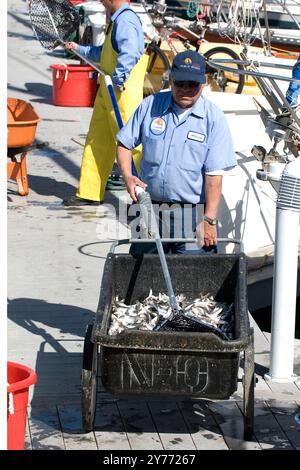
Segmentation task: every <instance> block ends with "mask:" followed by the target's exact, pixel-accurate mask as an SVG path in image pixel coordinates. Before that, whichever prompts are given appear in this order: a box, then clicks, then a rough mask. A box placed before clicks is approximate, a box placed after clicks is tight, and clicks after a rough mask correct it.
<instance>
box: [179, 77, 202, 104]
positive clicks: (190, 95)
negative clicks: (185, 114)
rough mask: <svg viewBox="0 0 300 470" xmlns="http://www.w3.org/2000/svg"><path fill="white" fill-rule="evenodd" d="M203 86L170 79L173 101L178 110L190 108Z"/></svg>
mask: <svg viewBox="0 0 300 470" xmlns="http://www.w3.org/2000/svg"><path fill="white" fill-rule="evenodd" d="M203 88H204V85H203V84H201V83H197V82H193V81H176V80H173V79H172V78H171V90H172V95H173V100H174V101H175V103H176V104H177V105H178V106H180V108H191V107H192V106H193V105H194V104H195V103H196V101H197V99H198V98H199V96H200V95H201V93H202V90H203Z"/></svg>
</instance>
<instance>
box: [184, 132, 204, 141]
mask: <svg viewBox="0 0 300 470" xmlns="http://www.w3.org/2000/svg"><path fill="white" fill-rule="evenodd" d="M187 138H188V139H190V140H196V141H197V142H204V141H205V135H204V134H199V132H193V131H190V132H189V133H188V135H187Z"/></svg>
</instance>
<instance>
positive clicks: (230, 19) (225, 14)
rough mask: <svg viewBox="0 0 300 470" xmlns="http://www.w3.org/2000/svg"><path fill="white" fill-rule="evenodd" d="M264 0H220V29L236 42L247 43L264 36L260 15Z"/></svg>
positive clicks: (218, 18)
mask: <svg viewBox="0 0 300 470" xmlns="http://www.w3.org/2000/svg"><path fill="white" fill-rule="evenodd" d="M263 5H264V0H246V1H245V0H220V2H218V9H217V22H218V31H219V33H220V35H221V36H225V37H228V38H230V39H232V40H234V42H236V43H240V44H243V45H247V44H250V43H252V42H253V41H254V40H255V39H256V38H257V37H262V32H261V27H260V22H259V19H260V18H259V17H260V12H261V10H262V8H263Z"/></svg>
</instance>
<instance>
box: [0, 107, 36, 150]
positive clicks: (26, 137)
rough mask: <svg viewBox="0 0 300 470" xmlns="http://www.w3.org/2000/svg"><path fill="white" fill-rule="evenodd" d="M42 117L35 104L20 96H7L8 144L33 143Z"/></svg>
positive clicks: (12, 145) (22, 144) (19, 145)
mask: <svg viewBox="0 0 300 470" xmlns="http://www.w3.org/2000/svg"><path fill="white" fill-rule="evenodd" d="M40 120H41V118H40V116H39V115H38V113H37V112H36V111H35V109H34V108H33V106H32V105H31V104H30V103H27V101H24V100H20V99H18V98H7V131H8V133H7V146H8V147H25V146H26V145H30V144H32V142H33V141H34V138H35V133H36V128H37V125H38V123H39V122H40Z"/></svg>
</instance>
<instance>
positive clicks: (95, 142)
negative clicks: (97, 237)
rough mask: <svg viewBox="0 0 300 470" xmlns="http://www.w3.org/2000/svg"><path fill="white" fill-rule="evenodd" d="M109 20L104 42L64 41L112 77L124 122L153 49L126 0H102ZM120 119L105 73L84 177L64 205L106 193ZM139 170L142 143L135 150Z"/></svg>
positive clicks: (93, 200) (92, 201) (138, 97)
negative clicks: (147, 47) (146, 45)
mask: <svg viewBox="0 0 300 470" xmlns="http://www.w3.org/2000/svg"><path fill="white" fill-rule="evenodd" d="M102 3H103V5H104V6H105V8H106V10H107V12H108V15H110V23H109V24H108V26H107V30H106V36H105V40H104V43H103V46H98V47H97V46H79V45H78V44H76V43H74V42H69V43H67V44H66V45H65V48H66V49H67V50H72V49H73V50H74V49H77V50H78V51H79V52H80V54H82V55H83V56H85V57H87V58H89V59H90V60H93V61H94V62H97V63H99V61H100V69H101V70H103V71H104V72H105V74H108V75H110V76H111V77H112V82H113V85H114V91H115V95H116V99H117V103H118V106H119V110H120V113H121V116H122V120H123V123H124V124H125V123H126V122H127V121H128V119H129V118H130V116H131V115H132V114H133V112H134V111H135V109H136V108H137V107H138V105H139V104H140V103H141V102H142V100H143V83H144V77H145V74H146V69H147V63H148V55H146V54H144V34H143V30H142V26H141V23H140V20H139V18H138V16H137V15H136V14H135V13H134V11H133V10H132V9H131V8H130V6H129V5H128V4H127V2H126V0H102ZM118 130H119V128H118V124H117V121H116V117H115V113H114V110H113V107H112V104H111V100H110V97H109V93H108V91H107V88H106V85H105V81H104V77H103V76H102V75H101V76H100V86H99V90H98V93H97V96H96V100H95V103H94V110H93V115H92V119H91V122H90V127H89V132H88V135H87V138H86V142H85V147H84V152H83V158H82V164H81V172H80V180H79V186H78V190H77V192H76V195H75V196H72V197H70V198H68V199H65V200H64V205H65V206H82V205H99V204H100V203H101V202H102V201H103V199H104V192H105V187H106V183H107V180H108V177H109V175H110V173H111V171H112V167H113V164H114V161H115V157H116V145H117V141H116V135H117V132H118ZM133 159H134V161H135V164H136V167H137V170H138V171H139V161H140V159H141V148H137V149H136V151H135V152H134V154H133Z"/></svg>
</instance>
